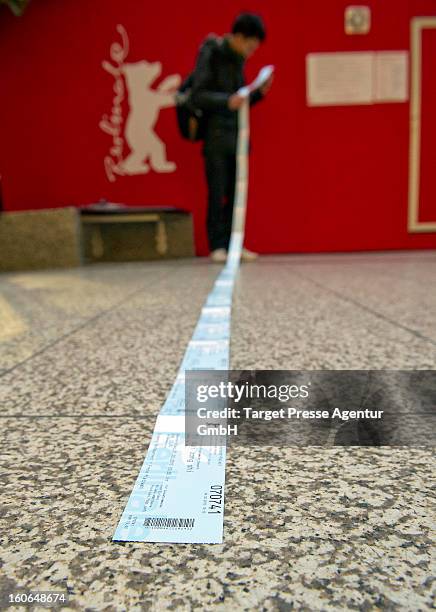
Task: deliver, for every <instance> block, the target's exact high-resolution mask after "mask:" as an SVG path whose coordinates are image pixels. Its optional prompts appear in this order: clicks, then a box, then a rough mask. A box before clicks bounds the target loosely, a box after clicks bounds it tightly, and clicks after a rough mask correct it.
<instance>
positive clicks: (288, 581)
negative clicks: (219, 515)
mask: <svg viewBox="0 0 436 612" xmlns="http://www.w3.org/2000/svg"><path fill="white" fill-rule="evenodd" d="M433 262H434V254H432V253H431V252H429V253H419V254H415V253H411V254H408V253H398V254H397V253H392V254H391V253H389V254H367V253H366V254H353V255H342V256H340V255H326V256H320V255H316V256H315V255H314V256H275V257H264V258H261V260H260V261H259V262H258V263H257V264H256V265H250V266H242V267H241V271H240V274H239V278H238V282H237V286H236V289H235V295H234V309H233V314H232V341H231V365H232V367H233V368H236V369H240V368H241V369H249V368H261V369H268V368H273V369H287V368H289V369H316V368H329V369H341V368H343V369H359V368H375V369H377V368H399V369H400V368H403V369H426V368H430V369H435V365H436V355H435V348H436V347H435V344H434V338H435V334H434V333H433V329H434V327H435V326H436V316H435V315H434V310H433V309H432V300H431V296H432V295H433V296H434V295H435V292H436V288H435V285H434V284H433V285H432V280H434V275H435V273H434V267H433ZM219 269H220V268H219V267H215V266H211V265H209V263H208V262H207V261H204V260H201V259H199V260H190V261H188V260H187V261H180V262H171V263H168V264H167V263H165V264H164V263H163V262H162V263H160V262H159V263H158V264H156V263H155V262H153V264H138V265H127V266H123V265H114V266H96V267H93V268H92V269H85V270H84V271H83V272H82V271H74V272H65V271H62V276H63V277H64V285H62V283H61V284H60V285H59V284H58V285H57V287H58V288H57V289H52V290H50V291H51V292H52V294H51V295H50V291H49V290H48V288H47V286H45V288H43V289H41V292H40V295H39V297H38V299H35V300H34V302H32V304H31V306H29V305H28V304H27V301H26V299H25V298H24V297H23V295H25V293H26V292H28V291H35V286H36V285H38V283H41V280H40V279H41V277H40V275H39V273H38V274H35V275H33V274H29V275H26V276H25V280H24V281H23V280H22V279H23V277H22V276H21V275H14V276H16V277H19V278H21V281H20V282H21V288H20V291H23V292H24V293H23V294H22V295H21V298H20V299H22V301H23V304H25V305H23V310H21V308H20V306H19V305H18V306H17V304H19V300H17V301H16V302H15V305H14V307H15V310H14V312H15V313H16V314H18V315H20V314H21V315H22V316H23V318H26V320H27V321H28V322H29V325H30V329H31V330H32V325H35V326H36V327H38V325H41V323H42V322H44V313H45V319H46V320H45V325H46V329H48V330H50V331H49V332H47V335H44V333H42V334H41V333H40V332H39V331H37V330H35V338H34V339H33V340H32V341H31V342H28V340H27V339H28V338H29V335H28V333H29V331H28V330H27V331H26V330H25V331H21V332H19V333H17V338H16V342H17V346H19V345H20V337H21V340H22V342H23V351H24V352H23V353H20V348H18V349H17V352H16V353H13V351H12V353H11V351H10V344H8V342H9V340H7V339H3V341H2V340H1V338H0V358H2V357H3V358H5V355H6V356H7V359H10V356H11V355H12V360H11V362H10V363H12V364H13V370H11V371H10V372H7V371H4V372H3V375H2V376H0V411H1V414H0V416H1V423H2V428H1V447H0V448H1V455H2V458H1V464H2V469H1V471H0V475H1V478H2V494H1V499H2V517H3V522H4V526H5V527H4V528H3V529H2V530H1V549H0V562H1V565H0V567H1V570H0V572H1V573H0V585H1V589H2V593H3V594H4V593H8V592H10V591H11V590H14V589H15V590H16V589H17V588H29V589H32V590H49V589H57V590H61V591H65V590H69V591H70V592H71V602H70V608H71V609H76V610H84V609H86V610H108V611H112V610H113V611H118V610H153V611H154V610H156V611H161V610H164V609H174V610H195V609H198V610H209V609H210V610H212V609H221V610H229V611H232V612H233V611H234V610H268V611H269V610H280V611H285V610H292V609H298V610H310V611H311V610H320V611H321V610H347V609H356V610H379V609H388V610H427V609H431V607H432V603H433V600H432V597H433V595H434V593H433V592H432V574H434V569H435V568H434V549H432V547H431V544H432V541H431V540H432V530H434V507H432V501H433V500H434V498H432V492H431V485H432V478H433V475H434V468H435V460H434V453H433V452H432V450H430V449H424V448H402V449H399V448H392V449H388V448H378V449H376V448H339V447H337V448H332V449H326V448H324V449H323V448H319V447H308V448H274V447H270V446H263V447H261V448H246V447H237V446H232V447H231V448H229V451H228V461H227V470H226V483H227V484H226V508H225V530H224V544H223V545H163V544H162V545H160V544H145V543H140V544H138V543H127V544H122V543H112V541H111V537H112V535H113V531H114V529H115V526H116V524H117V522H118V519H119V517H120V514H121V512H122V510H123V508H124V504H125V502H126V500H127V497H128V495H129V494H130V491H131V488H132V485H133V482H134V479H135V478H136V476H137V474H138V471H139V468H140V466H141V464H142V461H143V459H144V457H145V454H146V450H147V447H148V443H149V440H150V436H151V432H152V430H153V427H154V422H155V418H156V415H157V412H158V410H159V408H160V406H161V404H162V401H163V400H164V398H165V396H166V393H167V392H168V391H169V388H170V387H171V384H172V382H173V380H174V376H175V374H176V372H177V370H178V367H179V364H180V360H181V358H182V356H183V352H184V350H185V348H186V343H187V341H188V340H189V339H190V336H191V333H192V331H193V328H194V326H195V323H196V321H197V318H198V315H199V311H200V308H201V305H202V304H203V301H204V299H205V297H206V295H207V292H208V290H209V289H210V288H211V286H212V284H213V280H214V278H215V276H216V274H217V273H218V271H219ZM45 274H47V277H50V274H53V275H54V276H55V274H57V273H54V272H53V273H45ZM70 274H71V278H72V279H76V284H74V283H75V281H74V280H72V281H71V286H70V285H69V283H68V280H67V279H68V278H70ZM7 276H8V277H9V276H10V275H7ZM43 278H46V276H45V275H43ZM77 279H80V283H84V284H85V285H86V283H87V282H90V283H91V285H92V286H89V285H86V287H84V286H83V285H82V290H80V291H77V292H76V290H75V287H76V286H77ZM120 279H122V280H120ZM359 281H361V282H359ZM44 282H46V281H44ZM4 283H5V279H4V277H0V287H3V288H4V286H5V285H4ZM7 283H10V280H8V281H7ZM80 283H79V284H80ZM18 284H19V283H18ZM55 285H56V283H55ZM25 287H27V288H25ZM30 287H33V289H32V290H31V289H30ZM62 287H63V288H62ZM103 287H104V288H103ZM107 288H108V289H107ZM8 289H10V288H9V285H8ZM56 291H58V292H59V293H57V294H56ZM46 292H48V294H49V295H48V296H46V295H45V293H46ZM114 292H115V294H116V295H115V296H114V295H112V294H113V293H114ZM402 292H405V296H406V298H407V303H405V301H404V300H403V304H401V294H402ZM12 293H14V292H13V291H12ZM2 295H4V294H3V293H2ZM14 295H15V294H14ZM56 295H57V297H56ZM10 297H11V295H10V294H9V296H8V303H9V304H10V299H9V298H10ZM76 300H77V303H76ZM435 301H436V300H435ZM48 303H50V304H52V306H53V304H54V305H55V306H53V307H49V306H47V304H48ZM65 303H67V304H68V312H69V317H70V318H69V321H68V324H69V325H70V327H63V325H62V316H60V314H59V311H62V306H60V305H62V304H65ZM26 308H29V310H27V311H26V310H25V309H26ZM413 312H416V313H419V314H418V315H417V316H416V317H415V318H414V317H413V316H412V315H413ZM65 330H68V332H67V333H66V332H65ZM31 333H32V332H31ZM26 342H28V343H27V345H26ZM32 351H33V353H32ZM5 359H6V358H5ZM6 369H7V368H6ZM8 415H9V416H8ZM30 415H32V416H30Z"/></svg>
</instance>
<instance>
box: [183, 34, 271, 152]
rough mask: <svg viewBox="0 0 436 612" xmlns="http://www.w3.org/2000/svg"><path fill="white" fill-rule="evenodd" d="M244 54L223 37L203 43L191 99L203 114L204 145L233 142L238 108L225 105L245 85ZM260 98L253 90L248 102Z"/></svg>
mask: <svg viewBox="0 0 436 612" xmlns="http://www.w3.org/2000/svg"><path fill="white" fill-rule="evenodd" d="M244 62H245V60H244V57H243V56H242V55H239V53H236V52H235V51H234V50H233V49H232V48H231V46H230V44H229V39H228V36H224V37H223V38H222V39H217V37H213V36H211V37H208V38H207V39H206V41H205V42H204V43H203V44H202V46H201V48H200V52H199V56H198V59H197V64H196V67H195V74H194V79H193V86H192V92H191V96H192V101H193V103H194V105H195V106H196V107H197V108H200V109H202V110H203V112H204V113H205V115H206V134H205V139H204V140H205V148H206V149H207V148H208V147H210V146H211V145H212V146H217V145H219V144H220V143H223V144H225V145H226V148H227V147H228V146H230V147H233V148H234V147H235V146H236V137H237V132H238V112H237V111H232V110H230V109H229V107H228V100H229V98H230V96H231V95H232V94H234V93H236V92H237V91H238V89H240V88H241V87H243V86H244V85H245V78H244ZM262 98H263V95H262V93H261V92H260V91H259V90H256V91H254V92H252V93H251V94H250V105H252V104H255V103H256V102H258V101H259V100H261V99H262Z"/></svg>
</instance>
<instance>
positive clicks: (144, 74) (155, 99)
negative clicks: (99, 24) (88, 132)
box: [100, 25, 181, 181]
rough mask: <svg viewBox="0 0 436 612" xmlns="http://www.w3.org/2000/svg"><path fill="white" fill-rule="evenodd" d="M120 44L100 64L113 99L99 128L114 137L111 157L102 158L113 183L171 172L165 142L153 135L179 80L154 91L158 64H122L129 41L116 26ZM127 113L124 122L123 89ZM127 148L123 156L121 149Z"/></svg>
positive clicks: (172, 78)
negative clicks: (122, 177) (125, 177)
mask: <svg viewBox="0 0 436 612" xmlns="http://www.w3.org/2000/svg"><path fill="white" fill-rule="evenodd" d="M117 30H118V32H119V33H120V34H121V37H122V44H119V43H113V45H111V52H110V55H111V59H112V60H113V62H114V64H115V65H114V64H112V63H110V62H103V64H102V65H103V68H104V69H105V70H106V71H107V72H109V73H110V74H112V75H113V77H114V79H115V82H114V94H115V95H114V99H113V105H112V113H111V115H110V117H109V116H108V115H104V116H103V118H102V120H101V121H100V128H101V129H102V130H103V131H105V132H106V133H108V134H110V135H111V136H112V138H113V143H112V147H111V149H110V151H109V153H110V155H107V156H106V157H105V169H106V174H107V176H108V179H109V180H110V181H114V180H115V178H116V175H135V174H145V173H147V172H149V171H150V169H151V170H154V171H155V172H174V170H176V164H175V163H174V162H172V161H168V160H167V156H166V147H165V143H164V142H162V140H161V139H160V138H159V136H158V135H157V134H156V132H155V129H154V128H155V125H156V122H157V120H158V118H159V113H160V110H161V109H163V108H168V107H170V106H174V105H175V92H176V90H177V87H178V86H179V85H180V82H181V78H180V75H178V74H173V75H171V76H168V77H167V78H166V79H164V80H163V81H162V82H161V83H160V84H159V85H158V86H157V87H156V88H155V89H153V88H152V85H153V83H154V82H155V81H156V79H158V78H159V76H160V75H161V73H162V64H161V63H160V62H147V61H146V60H141V61H139V62H135V63H125V62H124V60H125V58H126V57H127V54H128V38H127V34H126V31H125V29H124V28H123V26H121V25H118V26H117ZM126 89H127V99H128V105H129V114H128V116H127V119H126V121H125V122H124V121H123V105H122V102H123V100H124V98H125V90H126ZM126 144H127V146H128V147H129V149H130V152H129V153H128V154H127V156H126V157H123V153H124V146H125V145H126Z"/></svg>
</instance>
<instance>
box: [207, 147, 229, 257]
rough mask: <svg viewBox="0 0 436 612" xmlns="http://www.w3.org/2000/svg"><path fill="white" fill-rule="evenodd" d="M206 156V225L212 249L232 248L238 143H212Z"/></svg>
mask: <svg viewBox="0 0 436 612" xmlns="http://www.w3.org/2000/svg"><path fill="white" fill-rule="evenodd" d="M203 155H204V161H205V170H206V180H207V188H208V202H207V205H208V208H207V220H206V228H207V236H208V240H209V248H210V250H211V251H214V250H215V249H228V248H229V243H230V235H231V232H232V216H233V203H234V199H235V183H236V151H235V146H224V147H223V146H215V147H214V146H209V147H207V149H205V151H204V153H203Z"/></svg>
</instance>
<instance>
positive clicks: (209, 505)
mask: <svg viewBox="0 0 436 612" xmlns="http://www.w3.org/2000/svg"><path fill="white" fill-rule="evenodd" d="M248 128H249V126H248V103H247V102H245V103H244V104H243V105H242V106H241V108H240V109H239V134H238V151H237V188H236V197H235V203H234V211H233V225H232V235H231V239H230V248H229V254H228V257H227V263H226V265H225V266H224V268H223V269H222V270H221V272H220V274H219V275H218V278H217V280H216V281H215V284H214V286H213V289H212V291H211V292H210V293H209V295H208V297H207V299H206V302H205V304H204V306H203V308H202V310H201V315H200V318H199V320H198V323H197V325H196V327H195V330H194V333H193V336H192V339H191V340H190V342H189V343H188V346H187V349H186V351H185V354H184V357H183V360H182V363H181V366H180V370H179V373H178V375H177V378H176V380H175V382H174V384H173V386H172V388H171V391H170V393H169V394H168V397H167V399H166V401H165V403H164V405H163V406H162V409H161V411H160V413H159V415H158V417H157V419H156V426H155V429H154V432H153V435H152V439H151V442H150V446H149V448H148V452H147V456H146V458H145V460H144V463H143V464H142V467H141V470H140V473H139V476H138V478H137V479H136V482H135V485H134V487H133V491H132V493H131V495H130V497H129V499H128V502H127V505H126V507H125V509H124V511H123V514H122V516H121V519H120V522H119V524H118V527H117V529H116V531H115V534H114V536H113V540H117V541H128V542H175V543H210V544H219V543H222V541H223V517H224V483H225V460H226V447H225V446H223V445H222V438H220V444H218V443H217V445H216V446H210V437H209V438H208V445H207V446H204V447H201V446H189V440H187V439H186V436H185V429H184V428H185V371H186V370H197V369H202V370H207V369H211V370H228V369H229V346H230V321H231V305H232V293H233V288H234V284H235V278H236V274H237V272H238V269H239V262H240V255H241V249H242V244H243V238H244V222H245V208H246V195H247V149H248V134H249V129H248ZM217 442H218V440H217Z"/></svg>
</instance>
